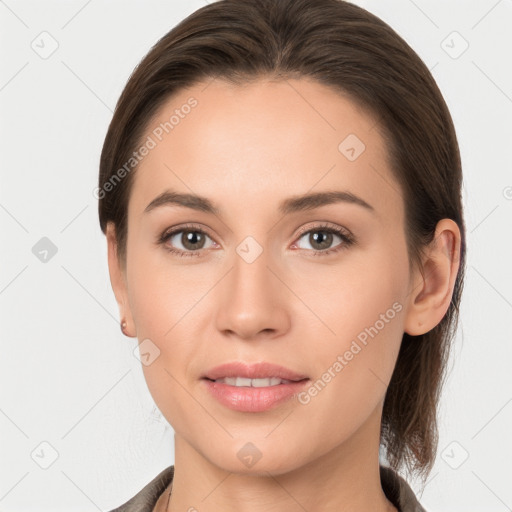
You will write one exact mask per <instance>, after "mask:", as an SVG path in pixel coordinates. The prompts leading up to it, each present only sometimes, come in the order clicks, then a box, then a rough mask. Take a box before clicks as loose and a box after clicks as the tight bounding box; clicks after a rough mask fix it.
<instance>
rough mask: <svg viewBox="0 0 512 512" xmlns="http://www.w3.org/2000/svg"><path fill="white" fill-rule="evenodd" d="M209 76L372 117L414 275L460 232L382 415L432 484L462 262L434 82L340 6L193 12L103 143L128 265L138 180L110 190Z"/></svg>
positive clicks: (399, 457) (411, 55) (321, 3)
mask: <svg viewBox="0 0 512 512" xmlns="http://www.w3.org/2000/svg"><path fill="white" fill-rule="evenodd" d="M214 78H218V79H222V80H225V81H227V82H230V83H232V84H235V85H243V84H247V83H250V82H253V81H256V80H259V79H262V78H267V79H275V80H286V79H287V78H310V79H314V80H316V81H317V82H318V83H320V84H323V85H326V86H329V87H331V88H332V89H333V90H335V91H337V92H339V93H340V94H343V95H345V96H347V97H348V98H349V99H351V100H352V101H353V102H354V103H356V104H357V105H358V106H360V107H361V108H363V109H364V110H365V111H366V112H370V113H372V114H373V116H374V118H375V119H378V124H377V126H378V129H379V131H380V133H381V134H382V136H383V137H384V140H385V142H386V143H387V148H388V158H389V162H390V166H391V170H392V173H393V176H394V178H395V179H396V181H397V183H399V184H400V187H401V191H402V194H403V198H404V206H405V224H406V225H405V236H406V241H407V249H408V257H409V263H410V268H412V266H413V265H416V266H417V267H418V268H419V269H420V271H421V273H422V275H423V276H425V274H424V269H423V267H422V265H421V261H422V256H423V255H424V254H425V253H424V251H425V249H426V247H427V245H428V244H429V243H430V242H431V241H432V240H433V238H434V235H435V229H436V225H437V223H438V221H440V220H441V219H443V218H449V219H452V220H453V221H455V222H456V223H457V225H458V227H459V229H460V232H461V247H460V255H459V258H460V260H459V261H460V265H459V270H458V273H457V277H456V280H455V285H454V290H453V294H452V297H451V302H450V305H449V308H448V310H447V312H446V314H445V316H444V317H443V319H442V320H441V321H440V322H439V324H438V325H437V326H435V327H434V328H433V329H431V330H430V331H429V332H427V333H425V334H423V335H420V336H411V335H409V334H407V333H404V334H403V339H402V344H401V347H400V351H399V354H398V358H397V362H396V366H395V369H394V372H393V375H392V378H391V381H390V383H389V386H388V389H387V392H386V395H385V399H384V404H383V412H382V423H381V431H380V446H381V448H382V449H384V453H385V456H386V459H387V462H388V464H389V465H390V466H391V467H392V468H393V469H394V470H396V471H398V470H400V469H401V468H402V467H403V466H406V467H407V469H408V470H409V471H412V472H414V473H417V476H420V477H423V478H424V479H426V477H427V476H428V474H429V473H430V471H431V470H432V467H433V464H434V461H435V457H436V452H437V445H438V427H437V408H438V402H439V397H440V392H441V387H442V385H443V384H444V379H445V376H446V367H447V363H448V359H449V349H450V346H451V344H452V340H453V337H454V334H455V332H456V328H457V324H458V317H459V304H460V300H461V293H462V288H463V280H464V273H465V254H466V241H465V240H466V235H465V226H464V219H463V209H462V199H461V188H462V170H461V161H460V154H459V147H458V143H457V138H456V134H455V129H454V126H453V122H452V119H451V116H450V113H449V110H448V107H447V105H446V103H445V101H444V99H443V96H442V94H441V92H440V91H439V88H438V87H437V85H436V82H435V81H434V78H433V77H432V75H431V73H430V71H429V70H428V68H427V67H426V66H425V64H424V63H423V62H422V60H421V59H420V57H419V56H418V55H417V54H416V53H415V52H414V50H412V48H411V47H410V46H409V45H408V44H407V43H406V42H405V41H404V39H402V38H401V37H400V36H399V35H398V34H397V33H396V32H395V31H394V30H393V29H392V28H391V27H390V26H389V25H387V24H386V23H385V22H384V21H382V20H381V19H380V18H378V17H377V16H375V15H373V14H371V13H370V12H368V11H367V10H365V9H363V8H361V7H359V6H356V5H354V4H351V3H348V2H346V1H343V0H220V1H216V2H214V3H212V4H210V5H207V6H205V7H202V8H200V9H198V10H197V11H195V12H193V13H192V14H191V15H189V16H188V17H186V18H185V19H184V20H183V21H181V22H180V23H179V24H178V25H176V26H175V27H174V28H173V29H172V30H170V31H169V32H168V33H167V34H166V35H164V36H163V37H162V38H160V39H159V40H158V41H157V42H156V44H155V45H154V46H153V47H152V48H151V49H150V50H149V52H148V53H147V54H146V56H145V57H144V58H143V59H142V61H141V62H140V63H139V64H138V65H137V66H136V68H135V69H134V71H133V73H132V74H131V76H130V78H129V79H128V82H127V84H126V86H125V88H124V90H123V91H122V94H121V96H120V98H119V100H118V102H117V105H116V108H115V112H114V115H113V118H112V121H111V123H110V126H109V128H108V131H107V134H106V137H105V141H104V145H103V149H102V152H101V158H100V168H99V188H100V189H103V192H102V193H101V194H100V195H99V205H98V209H99V220H100V227H101V229H102V231H103V233H106V226H107V223H109V222H112V223H113V224H114V225H115V233H116V242H117V244H116V245H117V252H118V257H119V259H120V261H121V264H123V262H125V260H126V240H127V211H128V201H129V197H130V191H131V184H132V182H133V176H134V171H132V172H129V173H127V174H126V176H125V177H123V179H122V180H119V179H118V180H117V181H118V182H117V183H115V184H114V186H111V187H110V190H109V191H108V193H105V192H104V191H105V190H107V187H106V186H105V185H106V184H107V183H108V182H110V183H113V181H112V180H113V178H114V177H115V176H114V175H115V174H116V170H117V169H120V168H122V167H123V165H125V164H126V162H127V161H129V160H130V158H131V157H132V155H133V152H134V150H135V149H136V148H137V147H139V145H140V141H141V140H142V138H143V137H144V134H145V131H146V130H147V127H148V124H149V122H150V121H151V120H152V119H153V116H154V115H155V114H157V113H158V109H159V108H160V107H161V106H162V105H163V103H164V102H166V101H168V100H169V98H170V97H171V96H172V95H173V94H175V93H177V92H178V91H179V90H180V89H183V88H186V87H189V86H193V85H195V84H198V83H200V82H204V81H206V80H210V79H214ZM134 167H135V168H136V165H135V166H134ZM125 169H126V166H125ZM123 176H124V173H123ZM118 177H119V174H118V175H117V178H118Z"/></svg>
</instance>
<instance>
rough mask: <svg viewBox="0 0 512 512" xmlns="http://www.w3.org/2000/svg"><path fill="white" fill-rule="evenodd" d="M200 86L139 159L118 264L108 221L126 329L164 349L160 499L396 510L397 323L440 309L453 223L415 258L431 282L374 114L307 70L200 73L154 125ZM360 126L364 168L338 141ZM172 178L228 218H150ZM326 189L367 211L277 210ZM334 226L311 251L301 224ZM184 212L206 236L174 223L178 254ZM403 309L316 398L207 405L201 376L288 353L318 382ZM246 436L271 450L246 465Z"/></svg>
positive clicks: (247, 509)
mask: <svg viewBox="0 0 512 512" xmlns="http://www.w3.org/2000/svg"><path fill="white" fill-rule="evenodd" d="M191 96H193V97H194V98H196V99H197V100H198V105H197V107H195V109H193V110H192V111H191V113H190V114H189V115H188V116H186V117H185V118H184V119H182V120H180V123H179V124H178V125H177V126H176V127H175V128H174V129H173V130H172V131H171V132H170V133H169V134H168V135H166V136H165V137H164V138H163V140H162V141H161V142H160V143H159V144H158V145H157V146H156V147H155V148H154V149H152V150H151V151H150V152H149V154H148V155H147V156H146V157H145V158H144V159H143V160H142V161H141V163H140V164H139V167H138V168H137V170H136V174H135V176H134V178H135V181H134V183H133V189H132V192H131V196H130V201H129V207H128V239H127V259H126V262H125V263H126V265H124V264H123V262H122V261H120V260H119V258H118V254H117V251H116V238H115V227H114V226H113V225H109V227H108V230H107V242H108V261H109V271H110V278H111V283H112V286H113V290H114V293H115V296H116V300H117V302H118V305H119V308H120V314H121V318H124V319H125V320H126V322H127V328H126V331H127V332H128V333H129V335H131V336H136V337H137V338H138V339H139V342H142V341H143V340H145V339H150V340H151V343H153V344H154V345H156V346H157V347H158V349H159V350H160V355H159V357H157V358H156V359H155V360H154V361H153V362H152V363H151V364H149V365H147V366H145V365H143V370H144V376H145V379H146V382H147V384H148V388H149V390H150V392H151V394H152V397H153V399H154V400H155V403H156V404H157V406H158V407H159V409H160V410H161V412H162V414H163V415H164V416H165V418H166V419H167V420H168V421H169V423H170V424H171V425H172V427H173V429H174V431H175V477H174V483H173V488H172V496H171V500H170V503H169V508H168V510H169V511H171V512H177V511H186V510H195V509H197V510H199V511H201V512H210V511H219V510H222V511H225V512H229V511H235V510H236V511H237V512H257V511H266V512H268V511H287V512H290V511H292V512H293V511H301V512H302V511H303V510H308V511H309V512H317V511H323V512H325V511H349V510H350V511H352V512H358V511H360V512H363V511H367V510H374V511H380V512H383V511H391V510H396V509H395V507H394V506H393V505H392V504H391V503H390V502H389V501H388V500H387V498H386V496H385V494H384V492H383V490H382V487H381V483H380V476H379V459H378V450H379V431H380V424H381V416H382V406H383V400H384V396H385V393H386V389H387V385H388V383H389V380H390V379H391V375H392V372H393V369H394V366H395V363H396V359H397V356H398V351H399V348H400V344H401V341H402V335H403V333H404V332H407V333H409V334H411V335H419V334H423V333H425V332H428V331H429V330H431V329H432V328H433V327H434V326H436V325H437V324H438V323H439V322H440V321H441V319H442V318H443V316H444V315H445V313H446V311H447V309H448V306H449V304H450V299H451V296H452V292H453V286H454V283H455V277H456V274H457V270H458V264H459V260H458V256H459V251H460V232H459V229H458V227H457V225H456V223H455V222H453V221H452V220H450V219H443V220H442V221H440V222H439V224H438V225H437V229H436V236H435V239H434V242H433V243H432V245H431V246H430V247H429V248H428V250H427V252H426V255H425V259H424V262H423V263H424V268H425V270H426V275H425V278H423V277H422V276H421V274H420V272H419V269H417V268H415V269H414V272H411V273H409V270H408V255H407V249H406V241H405V232H404V204H403V197H402V194H401V191H400V186H399V184H398V183H397V182H396V181H395V180H394V178H393V176H392V173H391V170H390V167H389V165H388V162H387V150H386V146H385V143H384V141H383V138H382V137H381V135H380V133H379V130H378V125H377V124H376V121H375V119H374V118H372V116H370V115H369V114H368V113H367V112H365V111H363V110H361V109H359V108H357V107H356V105H355V104H354V103H352V102H351V101H350V100H349V99H348V98H346V97H344V96H342V95H340V94H339V93H336V92H334V91H332V90H331V89H329V88H327V87H325V86H323V85H321V84H319V83H317V82H315V81H312V80H309V79H305V78H302V79H299V80H288V81H270V80H269V79H264V78H261V79H260V80H258V81H257V82H255V83H252V84H250V85H244V86H235V85H230V84H228V83H226V82H224V81H221V80H215V81H212V82H205V83H201V84H197V85H195V86H194V87H191V88H189V89H187V90H181V91H180V92H179V93H178V94H177V95H176V96H174V97H173V98H172V99H170V100H168V101H167V102H166V103H165V105H163V107H162V108H161V109H160V111H159V112H158V114H157V115H156V116H155V118H154V119H153V120H152V122H151V123H150V124H149V128H148V131H147V135H149V134H151V130H152V129H153V128H154V127H155V126H157V125H158V124H159V123H160V122H164V121H165V120H168V119H169V116H170V115H172V113H173V112H174V110H175V109H176V108H180V106H181V105H183V104H185V103H186V102H187V100H188V98H190V97H191ZM350 133H352V134H356V135H357V137H358V138H359V139H360V140H361V141H363V142H364V144H365V146H366V149H365V151H364V152H363V153H362V154H361V155H360V156H359V157H358V158H357V159H356V160H354V161H349V160H348V159H347V158H346V157H345V156H344V155H343V154H342V153H341V152H340V151H339V150H338V145H339V144H340V142H341V141H342V140H344V139H345V137H346V136H347V135H348V134H350ZM376 171H377V172H376ZM166 189H173V190H176V191H178V192H183V193H195V194H199V195H201V196H206V197H207V198H208V199H210V201H211V202H212V203H213V204H214V205H216V206H218V207H219V208H220V210H221V212H220V213H219V214H218V215H214V214H211V213H207V212H200V211H195V210H192V209H189V208H185V207H183V206H176V205H166V206H162V207H159V208H155V209H153V210H151V211H150V212H148V213H144V209H145V208H146V206H147V205H148V204H149V203H150V202H151V201H152V200H153V199H154V198H155V197H156V196H158V195H159V194H160V193H161V192H163V191H164V190H166ZM327 190H349V191H350V192H352V193H353V194H355V195H357V196H359V197H361V198H363V199H364V200H365V201H366V202H368V203H369V204H370V205H372V206H373V208H374V210H375V213H372V212H370V211H367V210H366V209H364V208H362V207H360V206H358V205H356V204H349V203H344V202H339V203H335V204H330V205H324V206H321V207H319V208H316V209H311V210H309V211H303V212H296V213H291V214H289V215H285V216H283V215H282V214H280V213H279V212H278V204H279V203H280V202H281V201H282V200H284V199H286V198H289V197H290V196H296V195H302V194H305V193H307V192H319V191H327ZM326 222H327V223H329V226H334V227H335V226H339V227H342V228H345V229H346V230H348V231H349V232H350V233H351V234H352V235H353V236H354V237H355V238H356V243H355V244H353V245H350V246H345V247H344V248H343V249H342V250H341V251H339V252H331V254H328V255H322V254H320V255H316V256H313V255H312V253H313V252H314V250H317V251H321V250H323V251H324V252H325V250H327V249H330V248H335V247H339V246H342V245H343V244H344V243H345V242H344V241H343V240H342V239H340V238H338V236H337V235H333V238H332V240H331V241H330V242H328V241H327V242H325V243H324V245H323V246H322V245H319V244H318V243H317V244H316V245H314V244H315V242H314V240H313V239H312V238H311V236H310V235H312V233H310V232H309V231H308V230H310V229H314V228H318V226H321V225H323V224H325V223H326ZM185 223H194V224H195V225H198V227H199V228H202V229H203V230H205V231H206V232H207V235H206V238H205V241H204V245H202V246H201V243H198V242H197V241H196V242H194V243H195V244H196V245H195V246H193V245H192V248H191V249H190V248H189V247H191V246H190V245H188V246H187V245H183V244H184V242H185V244H186V239H184V238H182V236H181V235H182V234H181V233H180V234H178V235H175V236H174V237H173V238H172V239H171V240H168V241H167V242H166V245H167V246H171V245H172V244H174V247H175V248H177V249H181V250H183V251H188V252H193V251H196V252H199V253H201V255H200V256H197V257H194V256H192V257H179V256H177V255H174V254H172V253H170V252H168V251H167V250H166V248H165V244H164V245H158V244H156V243H155V241H156V240H157V238H158V237H159V235H160V234H161V233H162V232H163V231H165V230H166V229H168V228H170V227H173V226H180V225H182V224H185ZM300 228H307V229H306V231H305V232H304V233H306V234H302V235H301V234H299V229H300ZM320 231H321V232H322V233H325V232H324V231H323V230H322V229H320ZM247 236H251V237H253V238H254V239H255V240H256V241H257V243H258V244H259V245H260V246H261V248H263V252H262V253H261V255H260V256H259V257H258V258H256V259H255V261H253V262H252V263H248V262H247V261H246V260H244V259H243V258H242V257H241V256H239V254H238V253H237V252H236V249H237V246H238V245H239V244H240V243H241V242H242V241H243V240H244V239H245V238H246V237H247ZM194 247H199V249H194ZM201 247H203V248H201ZM322 247H325V248H324V249H322ZM395 302H397V303H399V304H400V305H401V306H402V308H401V311H400V312H397V313H396V315H395V316H394V318H393V319H392V320H390V321H389V322H387V323H386V324H385V327H384V328H382V329H381V330H379V332H378V334H377V335H376V336H374V337H373V338H369V341H368V344H367V345H366V346H364V348H362V350H361V351H360V352H359V353H358V354H357V355H356V356H354V358H353V359H352V360H351V361H349V363H348V364H347V365H346V366H345V367H344V368H343V370H342V371H340V372H338V373H337V374H336V377H335V378H333V379H332V380H331V381H330V382H329V383H328V384H327V385H326V386H325V387H324V388H323V389H322V390H321V391H320V392H319V393H318V394H317V395H316V396H315V397H312V398H311V401H310V402H309V403H307V404H301V403H299V401H298V400H296V399H295V398H294V399H292V400H289V401H287V402H285V403H284V404H282V405H280V406H279V407H277V408H274V409H272V410H269V411H266V412H260V413H248V412H238V411H234V410H231V409H228V408H226V407H224V406H223V405H221V404H220V403H219V402H217V401H216V400H215V399H214V398H212V397H211V396H210V395H209V394H208V392H207V391H206V390H205V388H204V383H203V382H202V381H201V380H200V377H201V376H202V375H203V374H204V372H205V371H206V370H208V369H210V368H212V367H214V366H217V365H218V364H221V363H224V362H227V361H236V360H243V361H246V362H256V361H269V362H273V363H277V364H281V365H283V366H286V367H288V368H290V369H292V370H295V371H297V372H299V373H303V374H305V375H308V376H309V377H310V378H311V379H312V381H313V382H315V381H316V380H317V379H319V378H321V376H322V374H324V373H325V372H326V371H327V369H328V368H329V367H332V365H333V363H334V362H335V361H336V358H337V357H338V355H340V354H341V355H343V354H344V353H345V352H346V351H347V350H348V349H349V348H350V345H351V343H352V341H353V340H354V339H356V337H357V335H358V334H359V333H361V332H362V331H364V329H365V327H369V326H372V325H374V324H375V322H376V321H377V320H378V319H379V318H380V315H381V314H382V313H385V312H386V311H387V310H389V309H390V308H392V305H393V303H395ZM248 442H251V443H253V444H254V445H255V446H256V447H257V449H258V450H259V452H260V453H261V455H262V456H261V458H260V460H259V461H258V462H257V463H256V464H254V465H253V466H252V467H246V466H245V465H244V464H243V463H242V462H241V461H240V459H239V458H238V457H237V453H238V452H239V450H240V449H241V448H242V447H243V446H244V445H245V444H246V443H248ZM167 499H168V490H166V492H165V493H163V494H162V495H161V497H160V499H159V501H158V503H157V506H156V508H155V510H157V511H163V510H166V508H165V507H166V505H167ZM190 507H195V509H191V508H190Z"/></svg>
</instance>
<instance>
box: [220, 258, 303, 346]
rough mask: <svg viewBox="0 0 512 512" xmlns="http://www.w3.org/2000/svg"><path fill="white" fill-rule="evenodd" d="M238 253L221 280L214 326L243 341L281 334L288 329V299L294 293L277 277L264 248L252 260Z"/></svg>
mask: <svg viewBox="0 0 512 512" xmlns="http://www.w3.org/2000/svg"><path fill="white" fill-rule="evenodd" d="M240 254H242V256H241V255H240ZM240 254H239V253H236V254H235V256H234V258H233V266H232V268H231V270H230V271H229V272H228V274H227V275H226V276H225V277H224V279H223V280H222V283H220V288H219V295H218V300H217V301H216V312H215V315H216V317H215V318H216V328H217V329H218V330H219V331H220V332H222V333H223V334H224V335H227V336H231V337H233V338H237V337H238V338H241V339H244V340H255V339H261V338H276V337H278V336H281V335H282V334H283V333H285V332H286V331H287V330H288V329H289V328H290V323H291V322H290V310H289V308H288V306H287V301H290V300H292V297H293V294H292V293H291V292H290V291H289V290H288V289H287V287H286V285H285V284H283V281H282V280H281V279H280V278H279V271H278V270H276V269H275V268H274V267H276V265H273V264H272V261H271V260H272V257H271V255H270V253H268V252H266V251H265V250H263V252H262V253H261V254H260V255H259V256H258V257H257V258H256V259H255V260H254V261H251V259H250V258H246V257H245V255H244V253H243V252H240Z"/></svg>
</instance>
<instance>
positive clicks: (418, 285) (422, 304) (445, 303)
mask: <svg viewBox="0 0 512 512" xmlns="http://www.w3.org/2000/svg"><path fill="white" fill-rule="evenodd" d="M460 243H461V236H460V230H459V227H458V225H457V223H456V222H455V221H453V220H451V219H442V220H440V221H439V222H438V223H437V226H436V232H435V236H434V239H433V240H432V242H431V244H430V245H429V247H428V249H427V251H426V256H425V258H424V260H423V274H424V275H421V272H420V270H419V269H417V270H416V272H415V275H414V276H415V277H414V279H413V280H412V286H411V291H410V293H409V299H410V301H409V304H408V310H407V316H406V320H405V325H404V330H405V332H406V333H407V334H410V335H412V336H419V335H421V334H425V333H426V332H428V331H430V330H431V329H433V328H434V327H435V326H436V325H437V324H439V322H441V320H442V319H443V317H444V315H445V314H446V312H447V311H448V308H449V306H450V302H451V299H452V295H453V288H454V286H455V279H456V277H457V272H458V270H459V264H460Z"/></svg>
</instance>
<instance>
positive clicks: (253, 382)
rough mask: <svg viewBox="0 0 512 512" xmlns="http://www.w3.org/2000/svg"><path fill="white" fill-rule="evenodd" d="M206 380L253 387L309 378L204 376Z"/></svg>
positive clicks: (271, 385) (289, 382)
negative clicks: (211, 377)
mask: <svg viewBox="0 0 512 512" xmlns="http://www.w3.org/2000/svg"><path fill="white" fill-rule="evenodd" d="M203 378H204V379H205V380H208V381H210V382H218V383H221V384H227V385H228V386H235V387H239V388H240V387H243V388H245V387H247V388H248V387H252V388H266V387H273V386H279V385H281V384H294V383H297V382H302V381H306V380H309V379H308V378H307V377H305V378H304V379H298V380H291V379H281V378H279V377H269V378H260V379H249V378H246V377H222V378H220V379H209V378H208V377H203Z"/></svg>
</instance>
